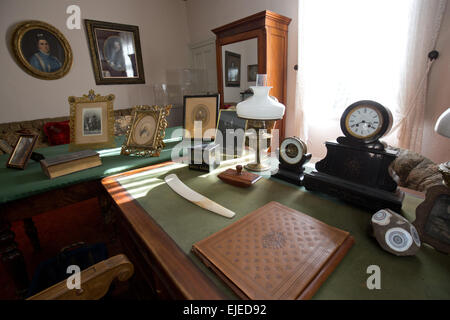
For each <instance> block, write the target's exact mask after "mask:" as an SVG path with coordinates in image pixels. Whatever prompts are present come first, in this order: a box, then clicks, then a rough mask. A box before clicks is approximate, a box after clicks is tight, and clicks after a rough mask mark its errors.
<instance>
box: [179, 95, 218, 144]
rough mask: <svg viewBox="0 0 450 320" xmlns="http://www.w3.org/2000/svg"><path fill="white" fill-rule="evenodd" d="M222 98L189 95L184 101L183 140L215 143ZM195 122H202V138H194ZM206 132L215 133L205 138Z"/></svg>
mask: <svg viewBox="0 0 450 320" xmlns="http://www.w3.org/2000/svg"><path fill="white" fill-rule="evenodd" d="M219 103H220V97H219V95H218V94H212V95H189V96H184V99H183V128H184V129H185V130H184V135H183V139H187V140H203V141H214V140H215V131H216V126H217V120H218V117H219ZM194 121H202V136H201V137H196V136H194ZM206 130H209V132H214V134H212V135H211V134H210V135H209V136H208V137H204V133H205V131H206Z"/></svg>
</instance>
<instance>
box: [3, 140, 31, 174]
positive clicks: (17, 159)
mask: <svg viewBox="0 0 450 320" xmlns="http://www.w3.org/2000/svg"><path fill="white" fill-rule="evenodd" d="M37 139H38V135H36V134H21V135H20V136H19V137H18V138H17V142H16V146H15V147H14V150H13V151H12V152H11V155H10V156H9V159H8V162H6V167H8V168H14V169H21V170H24V169H25V167H26V165H27V163H28V160H30V157H31V154H32V153H33V148H34V146H35V144H36V141H37Z"/></svg>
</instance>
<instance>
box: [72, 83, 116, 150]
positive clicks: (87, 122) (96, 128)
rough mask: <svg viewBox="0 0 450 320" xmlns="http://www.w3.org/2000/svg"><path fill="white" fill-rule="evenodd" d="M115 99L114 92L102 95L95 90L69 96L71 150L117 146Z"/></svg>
mask: <svg viewBox="0 0 450 320" xmlns="http://www.w3.org/2000/svg"><path fill="white" fill-rule="evenodd" d="M114 99H115V96H114V95H113V94H109V95H107V96H101V95H99V94H95V92H94V90H90V91H89V94H87V95H83V96H82V97H74V96H70V97H69V99H68V100H69V104H70V122H69V124H70V144H69V151H76V150H83V149H99V148H111V147H115V142H114V110H113V104H114Z"/></svg>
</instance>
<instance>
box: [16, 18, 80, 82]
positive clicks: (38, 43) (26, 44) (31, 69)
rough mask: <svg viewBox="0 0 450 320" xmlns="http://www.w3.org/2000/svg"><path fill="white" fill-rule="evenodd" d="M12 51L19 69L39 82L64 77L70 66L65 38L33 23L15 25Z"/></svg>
mask: <svg viewBox="0 0 450 320" xmlns="http://www.w3.org/2000/svg"><path fill="white" fill-rule="evenodd" d="M12 48H13V51H14V55H15V57H16V60H17V62H18V64H19V66H20V67H21V68H22V69H23V70H24V71H25V72H27V73H28V74H30V75H32V76H33V77H36V78H38V79H44V80H55V79H59V78H62V77H64V76H65V75H66V74H67V73H68V72H69V70H70V68H71V66H72V60H73V57H72V49H71V48H70V45H69V42H68V41H67V40H66V38H65V37H64V35H63V34H62V33H61V32H60V31H59V30H58V29H56V28H55V27H53V26H52V25H50V24H48V23H45V22H42V21H36V20H30V21H26V22H22V23H20V24H18V25H17V26H16V27H15V29H14V31H13V36H12Z"/></svg>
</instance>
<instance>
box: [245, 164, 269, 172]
mask: <svg viewBox="0 0 450 320" xmlns="http://www.w3.org/2000/svg"><path fill="white" fill-rule="evenodd" d="M244 167H245V169H247V170H250V171H258V172H261V171H267V170H269V169H270V166H268V165H264V164H262V163H256V162H253V163H248V164H246V165H245V166H244Z"/></svg>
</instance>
